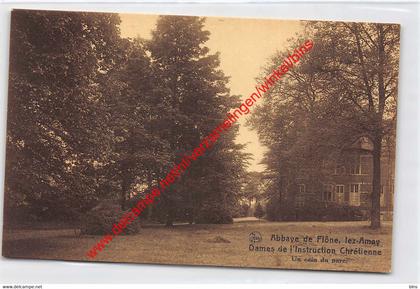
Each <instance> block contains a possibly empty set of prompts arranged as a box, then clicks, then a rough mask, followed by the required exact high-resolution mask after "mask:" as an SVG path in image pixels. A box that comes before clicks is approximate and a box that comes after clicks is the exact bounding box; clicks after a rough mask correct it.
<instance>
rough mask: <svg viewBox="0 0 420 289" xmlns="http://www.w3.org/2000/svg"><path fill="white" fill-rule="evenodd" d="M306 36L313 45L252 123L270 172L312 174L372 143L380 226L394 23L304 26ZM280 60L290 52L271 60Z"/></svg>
mask: <svg viewBox="0 0 420 289" xmlns="http://www.w3.org/2000/svg"><path fill="white" fill-rule="evenodd" d="M332 27H333V29H332ZM304 37H305V38H306V39H308V38H309V39H312V40H313V42H314V48H313V50H312V51H311V52H310V54H309V55H305V56H304V59H303V60H302V63H301V64H300V65H299V66H298V67H296V68H294V69H293V70H292V71H290V72H289V74H288V77H286V78H285V79H284V80H283V81H282V82H281V83H280V85H278V86H277V87H276V88H274V89H273V90H272V91H271V93H270V96H268V97H267V98H266V100H265V104H264V105H263V106H262V107H261V108H260V109H259V110H258V111H257V113H255V114H254V116H253V119H252V120H251V123H252V124H254V125H256V126H257V130H258V131H259V133H260V135H261V136H262V140H263V142H264V143H265V144H266V145H268V146H269V148H270V151H269V153H268V154H267V157H266V161H267V162H268V164H269V167H271V168H273V169H274V170H275V169H280V172H281V173H282V174H283V175H290V173H289V172H290V168H294V169H297V170H299V169H301V168H302V167H305V168H306V169H309V170H311V173H312V174H316V173H317V170H316V169H317V167H318V166H319V161H320V160H321V159H323V158H327V157H329V156H330V157H331V156H334V155H335V156H336V155H337V154H338V153H340V151H341V150H342V149H343V147H345V146H348V145H350V144H351V143H353V142H354V141H355V140H357V139H358V138H360V137H362V136H364V137H367V138H369V139H370V140H371V142H372V144H373V151H372V155H373V177H372V184H373V188H372V194H371V200H372V207H371V226H372V228H378V227H379V226H380V181H381V180H380V176H381V171H380V170H381V167H380V158H381V154H382V144H383V141H384V137H385V136H389V135H392V134H393V131H394V130H395V117H396V98H397V76H398V57H399V26H398V25H392V24H366V23H350V24H347V23H336V24H333V23H329V22H326V23H325V22H308V23H307V25H306V30H305V33H304ZM303 40H304V38H303V36H302V38H299V39H296V40H295V41H294V42H293V43H292V45H291V47H290V48H292V47H293V45H294V46H295V47H296V46H298V45H300V43H302V42H303ZM292 50H293V49H289V51H292ZM280 56H282V57H285V56H287V51H283V53H281V54H280V55H276V56H275V57H274V58H273V60H277V59H281V58H280ZM270 68H271V69H272V67H270ZM268 71H271V70H270V69H268V70H267V72H268ZM262 119H264V120H265V121H264V122H262ZM293 162H294V163H293ZM279 166H280V168H279ZM291 176H293V173H292V174H291ZM286 179H289V178H286ZM279 183H283V184H284V182H279Z"/></svg>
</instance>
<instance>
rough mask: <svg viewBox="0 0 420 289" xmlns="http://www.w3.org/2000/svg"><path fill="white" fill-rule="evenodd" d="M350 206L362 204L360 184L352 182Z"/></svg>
mask: <svg viewBox="0 0 420 289" xmlns="http://www.w3.org/2000/svg"><path fill="white" fill-rule="evenodd" d="M350 206H360V184H350Z"/></svg>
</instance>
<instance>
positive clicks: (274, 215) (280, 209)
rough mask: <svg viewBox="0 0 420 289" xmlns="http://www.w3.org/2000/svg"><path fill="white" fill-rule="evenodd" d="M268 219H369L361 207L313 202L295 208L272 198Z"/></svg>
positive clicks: (268, 208) (269, 204)
mask: <svg viewBox="0 0 420 289" xmlns="http://www.w3.org/2000/svg"><path fill="white" fill-rule="evenodd" d="M266 210H267V219H268V220H270V221H361V220H367V219H368V218H369V216H368V214H366V213H365V212H364V211H363V209H361V208H359V207H353V206H347V205H338V204H334V203H331V204H326V203H324V202H320V201H312V202H311V203H310V205H306V206H303V207H294V206H293V205H288V204H285V203H280V202H279V201H278V199H276V198H272V199H271V200H270V201H269V202H268V204H267V209H266Z"/></svg>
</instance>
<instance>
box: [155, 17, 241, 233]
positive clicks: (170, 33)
mask: <svg viewBox="0 0 420 289" xmlns="http://www.w3.org/2000/svg"><path fill="white" fill-rule="evenodd" d="M204 21H205V19H204V18H199V17H179V16H161V17H159V20H158V22H157V25H156V29H155V30H154V31H153V32H152V39H151V41H150V42H149V43H148V49H149V50H150V51H151V57H152V61H153V65H154V67H155V69H156V72H157V73H158V75H159V85H160V87H162V89H164V90H165V95H164V97H163V99H162V100H161V101H162V102H163V103H167V104H168V105H169V107H170V110H169V111H167V112H166V113H167V115H166V120H167V122H166V125H165V126H164V127H165V129H166V133H167V134H166V136H165V139H166V140H167V141H168V142H169V143H170V147H171V150H172V151H173V152H174V153H175V154H174V155H173V156H172V160H171V162H172V163H171V164H170V165H168V169H169V168H170V167H171V166H172V165H173V163H174V162H175V161H176V159H177V158H179V157H182V154H184V153H191V150H192V149H194V148H195V147H196V146H197V145H198V144H199V143H200V140H201V138H203V137H204V136H206V135H207V134H208V133H209V132H210V131H212V130H213V129H214V128H215V127H216V125H217V124H220V123H221V122H222V121H223V119H225V113H226V112H228V111H229V110H230V108H232V107H234V106H235V105H237V104H238V97H232V96H230V95H229V90H228V89H227V87H226V85H227V81H228V78H227V77H226V76H224V74H223V72H222V71H221V70H220V69H219V68H218V67H219V64H220V61H219V55H218V54H209V49H208V48H207V47H206V46H205V45H204V44H205V42H206V41H207V40H208V39H209V35H210V33H209V32H208V31H206V30H204ZM236 133H237V128H233V129H232V130H231V132H230V133H229V134H228V135H227V136H226V137H224V140H223V141H221V142H220V145H218V146H217V147H215V151H214V153H212V154H211V156H207V158H206V159H205V162H204V160H203V161H199V162H197V163H195V164H194V166H193V167H191V168H189V171H188V173H187V174H186V175H185V177H183V179H184V180H182V181H181V182H179V183H178V184H177V185H174V186H172V187H171V193H166V194H164V195H163V203H164V204H165V205H164V206H163V207H165V208H166V211H167V224H168V225H171V224H172V222H173V219H174V214H175V212H174V209H173V208H174V207H175V204H179V205H181V203H189V204H191V206H193V207H194V208H195V210H194V211H195V212H197V213H198V212H202V211H203V210H200V209H198V208H200V206H201V204H203V203H204V202H210V199H211V198H210V197H208V196H210V195H211V196H212V197H213V199H214V200H216V199H217V201H219V202H221V203H220V205H217V206H216V207H220V206H222V204H223V203H222V201H223V200H224V199H227V196H233V195H232V194H230V195H229V192H230V191H231V190H232V188H229V186H228V183H229V180H231V183H232V180H234V179H233V178H231V177H233V175H232V174H236V173H238V172H240V171H241V170H242V169H243V167H242V165H243V164H242V163H241V158H237V156H236V158H237V159H238V160H239V161H236V162H230V161H229V160H236V159H235V158H234V154H235V153H237V152H238V153H239V152H240V149H241V148H240V147H238V146H237V145H235V144H234V143H233V140H234V136H235V134H236ZM177 154H178V155H177ZM235 165H237V166H235ZM206 166H207V167H206ZM213 166H217V169H218V170H217V171H211V170H210V167H213ZM232 166H235V167H234V168H231V167H232ZM229 169H231V171H229ZM216 175H217V177H218V180H217V182H214V177H216ZM219 177H220V179H219ZM226 178H227V179H226ZM224 179H225V183H224V185H222V184H223V180H224ZM210 180H212V181H211V183H209V182H210ZM231 183H230V184H231ZM216 184H218V185H217V186H216ZM217 194H220V195H219V196H218V197H217V198H216V197H215V196H216V195H217ZM217 201H214V202H217ZM223 206H229V202H226V203H225V204H223ZM225 211H228V209H227V208H225Z"/></svg>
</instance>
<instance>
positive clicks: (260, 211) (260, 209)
mask: <svg viewBox="0 0 420 289" xmlns="http://www.w3.org/2000/svg"><path fill="white" fill-rule="evenodd" d="M264 214H265V212H264V209H263V207H262V206H261V204H260V203H257V207H256V208H255V213H254V216H255V217H256V218H262V217H263V216H264Z"/></svg>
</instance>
